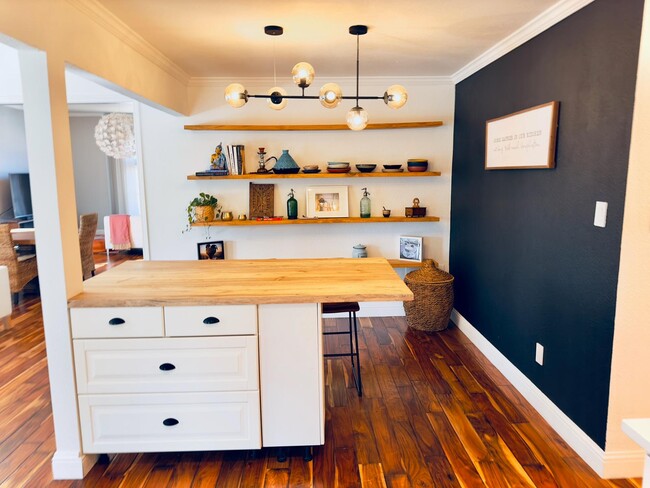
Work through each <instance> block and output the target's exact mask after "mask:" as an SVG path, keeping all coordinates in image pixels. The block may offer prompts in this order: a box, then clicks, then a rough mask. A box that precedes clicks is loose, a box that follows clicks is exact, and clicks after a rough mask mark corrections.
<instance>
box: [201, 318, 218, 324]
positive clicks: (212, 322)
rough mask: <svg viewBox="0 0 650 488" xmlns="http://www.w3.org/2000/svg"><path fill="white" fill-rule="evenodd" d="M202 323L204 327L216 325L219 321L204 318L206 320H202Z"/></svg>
mask: <svg viewBox="0 0 650 488" xmlns="http://www.w3.org/2000/svg"><path fill="white" fill-rule="evenodd" d="M203 323H204V324H205V325H212V324H218V323H219V319H218V318H217V317H206V318H204V319H203Z"/></svg>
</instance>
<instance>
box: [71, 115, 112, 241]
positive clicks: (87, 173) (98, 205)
mask: <svg viewBox="0 0 650 488" xmlns="http://www.w3.org/2000/svg"><path fill="white" fill-rule="evenodd" d="M98 121H99V117H97V116H92V117H90V116H84V117H70V136H71V138H72V163H73V164H74V183H75V193H76V197H77V212H78V213H79V214H80V215H81V214H85V213H95V212H97V213H98V214H99V222H98V227H99V228H100V229H101V228H103V218H104V216H105V215H110V213H111V201H110V196H109V189H110V185H109V180H108V169H107V164H108V162H107V158H106V155H105V154H104V153H103V152H101V151H100V150H99V147H97V144H96V143H95V126H96V125H97V122H98Z"/></svg>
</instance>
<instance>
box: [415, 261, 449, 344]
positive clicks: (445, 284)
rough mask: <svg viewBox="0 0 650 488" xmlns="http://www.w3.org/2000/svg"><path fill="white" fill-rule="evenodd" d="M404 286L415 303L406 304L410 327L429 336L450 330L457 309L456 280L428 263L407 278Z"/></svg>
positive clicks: (431, 262)
mask: <svg viewBox="0 0 650 488" xmlns="http://www.w3.org/2000/svg"><path fill="white" fill-rule="evenodd" d="M404 282H405V283H406V285H407V286H408V287H409V288H410V289H411V291H412V292H413V295H414V300H413V301H412V302H404V310H405V311H406V323H407V324H408V326H409V327H411V328H413V329H417V330H425V331H428V332H432V331H438V330H443V329H445V328H447V324H448V323H449V317H450V316H451V308H452V307H453V305H454V277H453V276H452V275H450V274H449V273H446V272H444V271H442V270H441V269H438V268H436V267H435V263H434V261H433V260H432V259H426V260H425V261H424V264H423V266H422V268H420V269H418V270H416V271H411V272H410V273H408V274H407V275H406V277H405V278H404Z"/></svg>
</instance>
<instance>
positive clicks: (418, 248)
mask: <svg viewBox="0 0 650 488" xmlns="http://www.w3.org/2000/svg"><path fill="white" fill-rule="evenodd" d="M398 252H399V259H400V260H402V261H414V262H418V263H420V262H422V238H421V237H414V236H399V249H398Z"/></svg>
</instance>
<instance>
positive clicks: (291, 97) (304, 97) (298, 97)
mask: <svg viewBox="0 0 650 488" xmlns="http://www.w3.org/2000/svg"><path fill="white" fill-rule="evenodd" d="M271 97H273V98H278V99H280V100H282V99H284V98H286V99H289V100H318V99H319V97H318V95H277V96H276V95H251V94H249V95H248V98H271ZM341 99H342V100H383V99H384V97H383V96H381V97H373V96H365V97H362V96H358V97H341Z"/></svg>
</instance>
